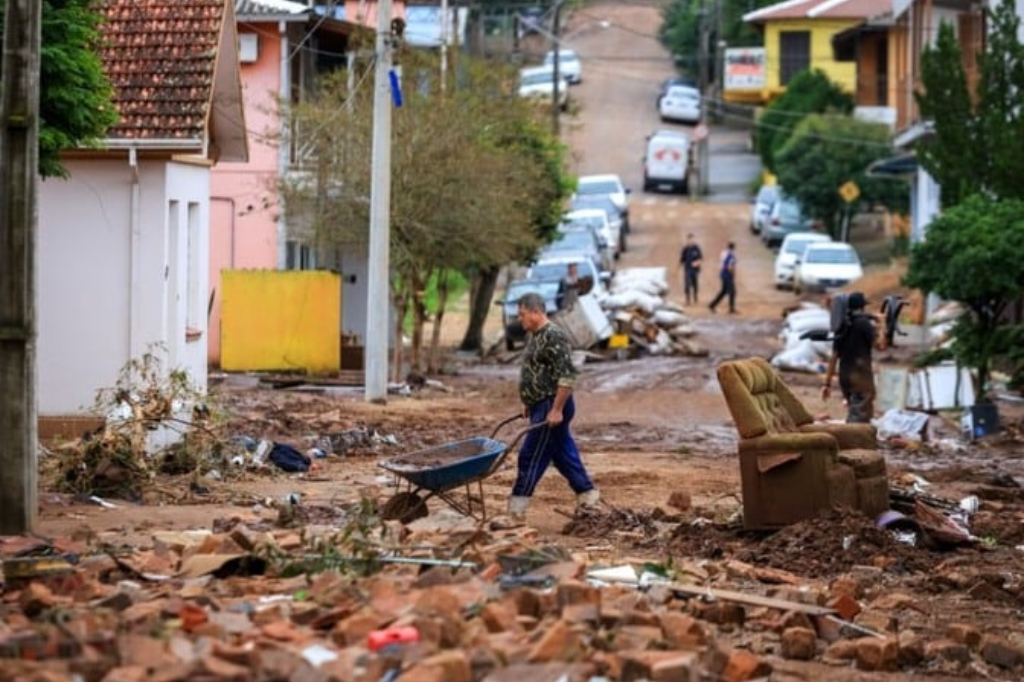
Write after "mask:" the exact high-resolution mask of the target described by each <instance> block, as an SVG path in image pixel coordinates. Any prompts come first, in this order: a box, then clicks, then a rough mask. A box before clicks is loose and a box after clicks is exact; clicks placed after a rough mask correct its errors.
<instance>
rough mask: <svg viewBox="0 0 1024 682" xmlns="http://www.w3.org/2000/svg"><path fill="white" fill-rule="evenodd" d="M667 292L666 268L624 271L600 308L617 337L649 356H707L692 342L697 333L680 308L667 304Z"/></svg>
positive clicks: (705, 351)
mask: <svg viewBox="0 0 1024 682" xmlns="http://www.w3.org/2000/svg"><path fill="white" fill-rule="evenodd" d="M668 292H669V287H668V279H667V271H666V268H662V267H636V268H623V269H620V270H618V271H617V272H616V273H615V278H614V280H613V281H612V283H611V287H610V292H609V294H608V296H606V297H605V298H604V299H603V300H602V301H601V307H602V308H604V309H605V310H606V311H608V312H609V314H610V316H611V318H612V320H613V321H614V322H615V326H616V330H617V331H618V332H619V333H622V334H626V335H628V336H629V338H630V341H631V343H633V344H636V345H637V346H639V347H640V348H643V349H644V350H645V351H646V352H647V353H649V354H651V355H673V354H682V355H707V353H708V351H707V348H705V347H703V346H702V345H701V344H699V343H696V342H694V341H692V340H691V339H692V337H693V336H695V335H696V333H697V332H696V330H695V329H694V328H693V326H692V324H691V323H690V318H689V317H687V315H686V314H685V313H684V312H683V310H682V308H680V307H679V305H678V304H676V303H673V302H671V301H669V300H667V298H666V296H667V295H668Z"/></svg>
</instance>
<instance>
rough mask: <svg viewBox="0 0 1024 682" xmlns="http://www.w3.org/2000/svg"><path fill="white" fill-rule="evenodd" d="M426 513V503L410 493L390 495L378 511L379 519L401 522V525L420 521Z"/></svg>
mask: <svg viewBox="0 0 1024 682" xmlns="http://www.w3.org/2000/svg"><path fill="white" fill-rule="evenodd" d="M428 513H429V511H428V510H427V503H426V501H424V500H423V498H421V497H420V496H419V495H417V494H416V493H412V492H402V493H396V494H395V495H392V496H391V498H390V499H388V501H387V502H385V503H384V506H383V507H381V509H380V517H381V518H382V519H384V520H385V521H401V522H402V523H412V522H413V521H415V520H416V519H422V518H423V517H424V516H426V515H427V514H428Z"/></svg>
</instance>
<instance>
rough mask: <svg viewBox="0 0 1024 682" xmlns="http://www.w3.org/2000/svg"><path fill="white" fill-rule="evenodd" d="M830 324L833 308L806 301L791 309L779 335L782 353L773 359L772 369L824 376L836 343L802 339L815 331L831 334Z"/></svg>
mask: <svg viewBox="0 0 1024 682" xmlns="http://www.w3.org/2000/svg"><path fill="white" fill-rule="evenodd" d="M830 324H831V313H830V312H829V309H828V308H825V307H824V306H821V305H818V304H816V303H811V302H804V303H802V304H801V305H800V306H799V307H797V308H794V309H793V310H791V311H790V312H789V313H788V314H787V315H786V317H785V318H784V320H783V323H782V330H781V331H780V332H779V340H780V341H781V342H782V350H781V351H779V352H778V353H776V354H775V356H774V357H772V359H771V364H772V367H775V368H776V369H785V370H791V371H794V372H807V373H810V374H822V373H824V371H825V363H827V362H828V357H829V354H830V353H831V352H832V342H831V341H812V340H811V339H807V338H802V337H803V336H804V334H805V333H807V332H809V331H813V330H825V331H828V330H829V328H830Z"/></svg>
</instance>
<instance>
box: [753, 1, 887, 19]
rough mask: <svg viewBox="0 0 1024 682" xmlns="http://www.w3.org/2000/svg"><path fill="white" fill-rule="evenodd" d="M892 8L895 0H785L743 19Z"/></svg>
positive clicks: (843, 15) (849, 15)
mask: <svg viewBox="0 0 1024 682" xmlns="http://www.w3.org/2000/svg"><path fill="white" fill-rule="evenodd" d="M891 11H892V0H785V1H784V2H779V3H776V4H774V5H769V6H768V7H762V8H761V9H758V10H754V11H753V12H748V13H747V14H744V15H743V21H746V22H749V23H756V24H760V23H764V22H767V21H778V20H780V19H870V18H871V17H875V16H878V15H880V14H886V13H889V12H891Z"/></svg>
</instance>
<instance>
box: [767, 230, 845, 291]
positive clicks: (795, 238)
mask: <svg viewBox="0 0 1024 682" xmlns="http://www.w3.org/2000/svg"><path fill="white" fill-rule="evenodd" d="M830 241H832V237H829V236H828V235H827V234H822V233H820V232H791V233H789V234H787V235H786V236H785V237H784V238H783V239H782V246H780V247H779V253H778V254H777V255H776V256H775V288H776V289H789V288H790V287H792V286H793V273H794V271H795V270H796V262H797V261H798V260H800V258H802V257H803V255H804V250H805V249H806V248H807V245H808V244H812V243H815V242H830Z"/></svg>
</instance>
